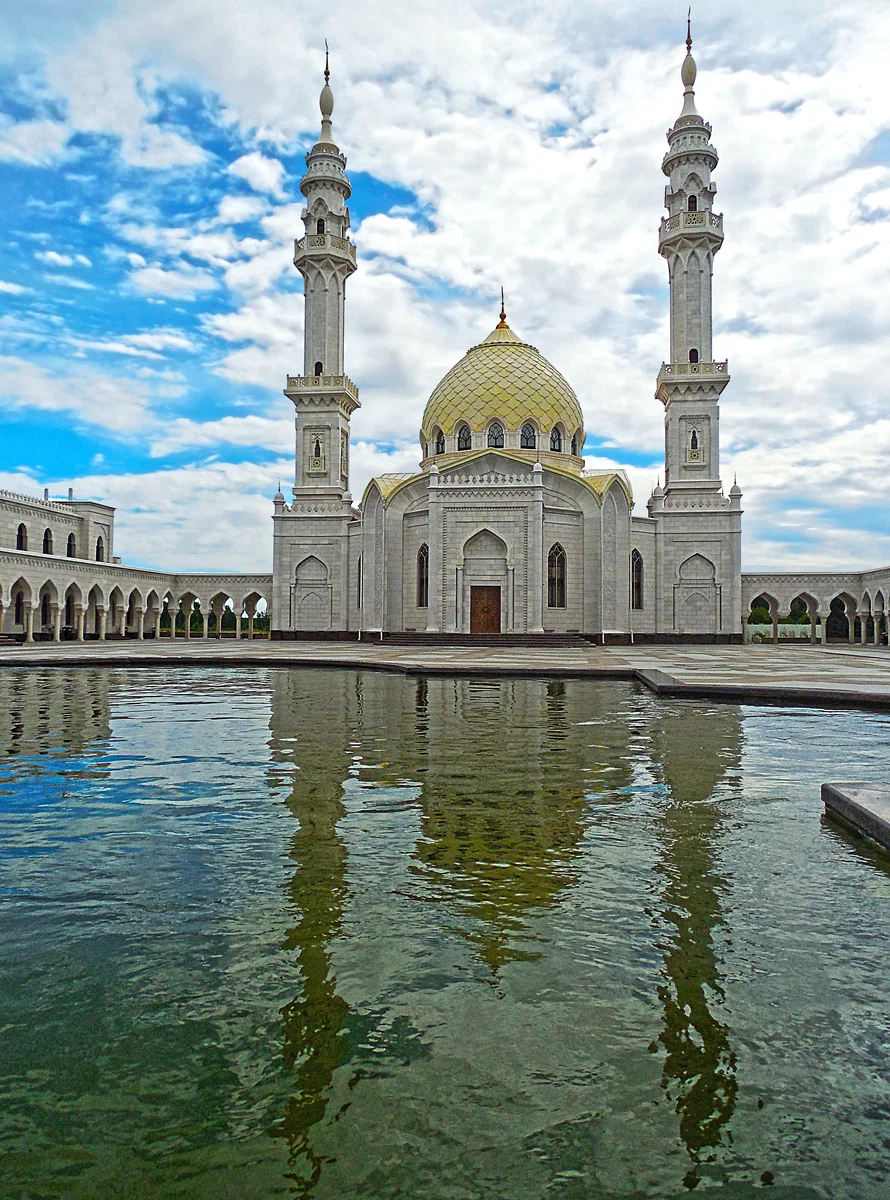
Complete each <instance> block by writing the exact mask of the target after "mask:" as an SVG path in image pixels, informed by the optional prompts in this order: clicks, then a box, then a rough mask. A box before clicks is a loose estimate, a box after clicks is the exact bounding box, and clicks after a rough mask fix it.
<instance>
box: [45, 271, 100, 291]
mask: <svg viewBox="0 0 890 1200" xmlns="http://www.w3.org/2000/svg"><path fill="white" fill-rule="evenodd" d="M43 278H44V279H48V280H49V282H50V283H60V284H62V286H63V287H70V288H79V289H80V290H81V291H89V292H93V291H95V290H96V289H95V287H94V286H93V284H91V283H87V282H86V281H85V280H83V279H75V278H74V277H73V276H72V275H53V274H46V275H44V276H43Z"/></svg>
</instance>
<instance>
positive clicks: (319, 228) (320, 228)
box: [315, 210, 691, 236]
mask: <svg viewBox="0 0 890 1200" xmlns="http://www.w3.org/2000/svg"><path fill="white" fill-rule="evenodd" d="M690 211H691V210H690ZM315 232H316V233H320V234H321V235H322V236H324V217H319V218H318V220H317V221H316V222H315Z"/></svg>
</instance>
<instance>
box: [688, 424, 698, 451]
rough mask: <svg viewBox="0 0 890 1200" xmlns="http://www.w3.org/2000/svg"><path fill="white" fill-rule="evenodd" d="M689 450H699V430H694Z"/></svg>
mask: <svg viewBox="0 0 890 1200" xmlns="http://www.w3.org/2000/svg"><path fill="white" fill-rule="evenodd" d="M689 449H690V450H697V449H698V430H697V429H693V431H692V437H691V438H690V439H689Z"/></svg>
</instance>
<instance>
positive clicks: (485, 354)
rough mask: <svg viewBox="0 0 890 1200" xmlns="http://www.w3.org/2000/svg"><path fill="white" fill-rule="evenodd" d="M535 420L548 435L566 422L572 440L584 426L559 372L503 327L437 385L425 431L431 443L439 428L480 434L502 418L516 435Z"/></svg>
mask: <svg viewBox="0 0 890 1200" xmlns="http://www.w3.org/2000/svg"><path fill="white" fill-rule="evenodd" d="M530 417H531V418H533V419H534V420H536V421H537V422H538V423H539V425H540V428H541V429H542V430H543V431H547V430H550V429H552V428H553V426H554V425H556V424H557V423H558V422H560V421H561V422H562V423H563V425H564V426H565V430H566V434H567V435H568V436H569V437H571V436H572V434H573V433H574V432H575V430H576V429H580V428H581V426H582V425H583V424H584V418H583V417H582V415H581V407H580V405H579V404H578V398H577V397H576V395H575V393H574V392H573V391H572V389H571V388H570V387H569V385H568V384H567V383H566V381H565V379H563V377H562V375H560V373H559V371H557V369H556V367H554V366H553V364H552V363H549V362H548V361H547V359H546V358H545V357H544V355H543V354H540V353H539V352H538V351H537V350H536V349H535V347H534V346H529V345H528V344H527V343H526V342H521V341H520V340H519V338H518V337H517V336H516V334H515V333H513V331H512V329H509V328H508V327H507V326H506V325H501V326H499V327H498V328H497V329H495V330H493V332H492V333H490V334H489V335H488V337H487V338H486V339H485V341H484V342H481V343H480V344H479V345H478V346H474V347H473V348H472V349H471V350H468V351H467V353H466V354H465V355H464V357H463V358H462V359H461V360H460V362H459V363H456V364H455V365H454V366H453V367H452V368H451V370H450V371H449V372H448V374H447V375H446V376H445V378H444V379H443V380H442V381H441V382H440V383H438V384H437V385H436V387H435V388H434V389H433V394H432V395H431V396H430V398H429V401H428V403H427V406H426V409H425V410H424V414H423V425H422V429H423V433H424V436H425V437H426V439H427V440H429V439H430V437H431V436H432V431H433V429H434V428H436V427H437V426H438V428H440V429H442V430H443V431H444V432H445V433H446V434H450V433H453V432H454V429H455V426H456V425H457V424H458V423H459V422H463V421H466V422H467V424H468V425H469V426H470V427H471V428H472V429H474V430H476V431H477V432H478V431H480V430H482V429H484V428H485V426H486V424H487V422H488V421H490V420H493V419H495V418H497V419H498V420H500V421H503V422H504V423H505V426H506V428H507V429H512V430H516V429H519V428H520V427H521V426H522V424H523V422H524V421H527V420H528V419H529V418H530Z"/></svg>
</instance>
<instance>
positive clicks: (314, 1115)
mask: <svg viewBox="0 0 890 1200" xmlns="http://www.w3.org/2000/svg"><path fill="white" fill-rule="evenodd" d="M338 683H342V689H341V688H337V687H336V684H338ZM354 687H355V679H354V677H353V676H351V675H349V674H346V673H344V674H343V675H342V676H338V675H337V676H333V685H332V678H331V676H330V675H328V673H327V672H325V673H323V674H322V673H319V674H317V675H316V674H315V673H314V672H311V671H307V672H287V671H282V672H276V674H275V677H274V680H273V689H274V694H273V704H272V729H271V732H272V737H271V740H270V748H271V750H272V755H273V758H274V760H275V762H277V763H281V764H293V766H294V767H296V768H297V769H296V770H295V771H294V774H293V790H292V792H291V794H290V797H289V799H288V801H287V806H288V808H289V809H290V811H291V813H292V814H293V815H294V816H295V817H296V818H297V820H298V821H299V828H298V829H297V831H296V833H294V835H293V837H292V838H291V841H290V848H289V851H288V854H289V856H290V858H291V859H292V860H293V862H294V864H295V865H296V870H295V872H294V874H293V876H292V877H291V879H290V881H289V883H288V885H287V887H288V895H289V900H290V907H291V908H292V911H293V912H294V914H295V917H296V920H295V923H294V925H293V926H291V928H290V929H289V930H288V931H287V935H286V938H285V942H284V947H285V949H288V950H293V951H295V952H296V955H297V961H298V963H299V966H300V974H301V976H302V981H303V987H302V991H301V993H300V995H298V996H297V997H296V998H295V999H294V1000H292V1001H290V1002H289V1003H288V1004H286V1005H285V1006H284V1008H283V1009H282V1018H283V1022H284V1046H283V1051H282V1052H283V1056H284V1061H285V1064H286V1066H287V1067H288V1069H290V1070H293V1071H294V1086H293V1090H292V1093H291V1095H290V1097H289V1099H288V1103H287V1109H286V1112H285V1114H284V1116H283V1118H282V1119H281V1121H280V1122H279V1123H278V1124H276V1125H275V1127H274V1128H273V1129H272V1133H273V1134H274V1135H275V1136H278V1137H284V1138H286V1139H287V1141H288V1144H289V1146H290V1159H291V1165H292V1167H293V1168H294V1174H292V1175H291V1176H290V1178H291V1180H292V1182H293V1183H294V1185H295V1187H294V1193H295V1194H296V1195H298V1196H300V1195H302V1196H310V1195H311V1194H312V1191H313V1190H314V1188H315V1185H316V1183H317V1182H318V1179H319V1177H320V1175H321V1170H322V1165H323V1160H322V1158H321V1156H320V1155H318V1154H317V1153H316V1152H315V1151H314V1150H313V1147H312V1143H311V1140H310V1137H311V1132H312V1129H313V1126H315V1125H316V1124H318V1122H319V1121H321V1120H322V1118H323V1117H324V1116H325V1111H326V1109H327V1104H328V1091H329V1089H330V1086H331V1082H332V1080H333V1076H334V1071H335V1070H336V1068H337V1066H338V1065H339V1062H340V1057H341V1054H342V1047H343V1039H342V1037H341V1033H342V1030H343V1027H344V1023H345V1020H346V1017H347V1015H348V1013H349V1006H348V1005H347V1003H346V1001H345V1000H344V999H343V997H342V996H340V995H339V994H338V992H337V980H336V976H335V975H334V973H333V970H332V967H331V953H330V945H331V942H332V940H333V939H334V938H335V936H336V935H337V933H338V931H339V929H340V923H341V920H342V917H343V907H344V904H345V900H346V857H347V853H346V846H345V844H344V842H343V840H342V838H341V837H340V835H339V833H338V831H337V823H338V822H339V820H340V819H341V817H342V816H343V815H344V812H345V809H344V806H343V799H342V797H343V781H344V779H345V778H346V777H347V775H348V773H349V764H350V755H349V741H350V737H349V730H350V729H351V727H352V722H351V721H350V715H351V714H352V715H354V712H355V697H354V695H350V694H349V692H350V689H351V688H354ZM309 711H312V712H315V713H316V714H317V717H318V719H317V720H315V721H311V720H310V721H303V720H302V719H300V718H301V717H302V715H303V714H304V713H306V712H309ZM295 733H296V734H297V736H296V737H295V736H294V734H295Z"/></svg>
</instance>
